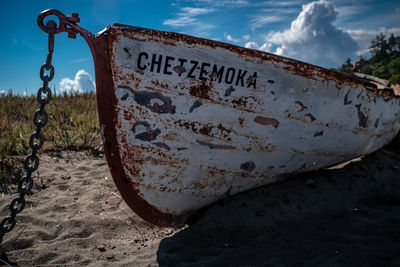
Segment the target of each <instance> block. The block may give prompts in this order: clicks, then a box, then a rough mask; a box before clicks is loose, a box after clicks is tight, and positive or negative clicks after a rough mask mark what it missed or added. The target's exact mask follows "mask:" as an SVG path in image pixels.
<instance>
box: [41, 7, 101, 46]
mask: <svg viewBox="0 0 400 267" xmlns="http://www.w3.org/2000/svg"><path fill="white" fill-rule="evenodd" d="M52 15H53V16H56V17H57V18H58V19H59V21H60V23H59V25H57V29H56V30H55V31H54V34H57V33H60V32H66V33H68V38H72V39H75V38H76V34H77V33H79V34H80V35H82V37H83V38H85V40H86V41H88V40H90V39H92V38H93V34H92V33H91V32H89V31H88V30H86V29H85V28H83V27H81V26H79V25H77V24H76V23H78V22H80V18H79V14H78V13H72V14H71V16H66V15H64V14H63V13H62V12H60V11H58V10H55V9H47V10H44V11H42V12H41V13H40V14H39V16H38V18H37V24H38V25H39V27H40V28H41V29H42V30H43V31H45V32H46V33H47V32H48V31H49V29H48V27H47V25H45V24H44V19H45V18H46V17H48V16H52Z"/></svg>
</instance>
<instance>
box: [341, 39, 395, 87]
mask: <svg viewBox="0 0 400 267" xmlns="http://www.w3.org/2000/svg"><path fill="white" fill-rule="evenodd" d="M369 52H370V53H371V58H369V59H365V58H364V57H363V56H360V58H359V60H358V68H359V72H361V73H364V74H368V75H372V76H375V77H378V78H382V79H386V80H389V81H390V83H391V84H399V83H400V36H394V35H393V34H391V35H390V36H389V37H386V36H385V34H383V33H380V34H379V35H377V36H375V37H374V38H373V39H372V40H371V45H370V46H369ZM352 69H353V64H352V62H351V59H350V58H348V59H347V60H346V62H345V63H343V64H342V66H340V67H339V68H338V70H339V71H341V72H350V71H352Z"/></svg>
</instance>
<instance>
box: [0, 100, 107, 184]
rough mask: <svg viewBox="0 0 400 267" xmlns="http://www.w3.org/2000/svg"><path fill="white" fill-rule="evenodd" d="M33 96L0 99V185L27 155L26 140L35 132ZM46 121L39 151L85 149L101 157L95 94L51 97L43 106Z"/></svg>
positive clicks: (34, 102)
mask: <svg viewBox="0 0 400 267" xmlns="http://www.w3.org/2000/svg"><path fill="white" fill-rule="evenodd" d="M38 108H39V104H38V103H37V101H36V97H34V96H31V97H21V96H18V95H7V96H5V97H0V179H1V181H0V184H4V183H9V182H13V180H15V179H16V178H15V176H20V172H21V170H18V169H15V168H13V166H15V165H18V162H22V160H23V156H25V155H27V154H29V153H30V148H29V145H28V142H29V137H30V135H31V133H32V132H33V131H34V130H35V129H34V125H33V114H34V112H35V110H36V109H38ZM46 110H47V112H48V114H49V122H48V124H47V125H46V127H45V128H44V129H43V134H44V137H45V144H44V146H43V148H42V150H65V149H68V150H87V151H88V153H90V154H93V155H95V156H101V155H102V146H101V138H100V129H99V122H98V116H97V108H96V95H95V94H94V93H87V94H79V95H68V96H67V95H61V96H53V98H52V99H51V102H50V104H49V105H47V106H46Z"/></svg>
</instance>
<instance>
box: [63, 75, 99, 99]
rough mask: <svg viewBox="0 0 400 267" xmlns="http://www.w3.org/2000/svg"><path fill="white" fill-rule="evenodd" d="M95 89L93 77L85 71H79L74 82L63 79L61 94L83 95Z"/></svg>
mask: <svg viewBox="0 0 400 267" xmlns="http://www.w3.org/2000/svg"><path fill="white" fill-rule="evenodd" d="M94 89H95V83H94V81H93V80H92V76H90V74H89V73H87V72H86V71H84V70H80V71H78V72H77V73H76V75H75V79H74V80H71V79H69V78H63V79H62V80H61V82H60V92H61V93H64V92H65V93H68V94H71V93H83V92H91V91H94Z"/></svg>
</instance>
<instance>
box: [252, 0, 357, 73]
mask: <svg viewBox="0 0 400 267" xmlns="http://www.w3.org/2000/svg"><path fill="white" fill-rule="evenodd" d="M337 14H338V13H337V11H336V10H335V8H334V6H333V4H332V3H330V2H328V1H325V0H319V1H314V2H312V3H309V4H306V5H303V7H302V11H301V12H300V14H299V15H298V16H297V18H296V19H295V20H293V21H292V23H291V26H290V28H289V29H287V30H284V31H282V32H271V33H269V34H268V35H267V37H266V38H265V43H264V44H263V45H261V46H260V47H259V49H260V50H261V49H262V50H264V51H269V50H270V49H272V46H274V47H275V51H274V52H275V53H276V54H278V55H283V56H287V57H292V58H296V59H299V60H303V61H306V62H309V63H313V64H316V65H320V66H324V67H337V66H339V65H340V64H342V63H343V62H344V61H345V60H346V58H347V57H352V56H353V55H355V53H356V51H357V50H358V46H357V43H356V42H355V41H354V40H353V39H352V38H351V36H350V34H349V33H347V32H345V31H343V30H342V29H339V28H337V27H335V26H334V25H333V23H334V22H335V20H336V17H337ZM252 45H253V46H254V44H252Z"/></svg>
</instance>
